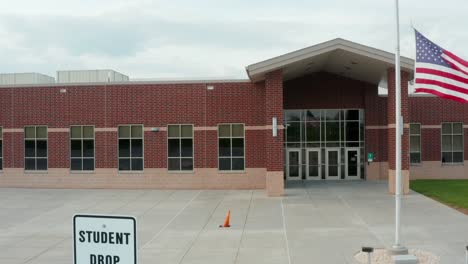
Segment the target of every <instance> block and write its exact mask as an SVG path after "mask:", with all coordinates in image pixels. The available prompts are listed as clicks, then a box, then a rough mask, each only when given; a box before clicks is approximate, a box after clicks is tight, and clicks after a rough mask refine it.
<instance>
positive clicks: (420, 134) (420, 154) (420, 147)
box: [409, 123, 442, 165]
mask: <svg viewBox="0 0 468 264" xmlns="http://www.w3.org/2000/svg"><path fill="white" fill-rule="evenodd" d="M411 125H419V134H412V133H411ZM411 136H419V151H411ZM441 147H442V146H441ZM411 153H419V162H418V163H414V162H411ZM409 154H410V157H409V161H410V165H421V163H422V125H421V123H410V124H409Z"/></svg>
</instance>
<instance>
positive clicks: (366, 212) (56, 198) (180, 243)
mask: <svg viewBox="0 0 468 264" xmlns="http://www.w3.org/2000/svg"><path fill="white" fill-rule="evenodd" d="M385 190H386V184H385V183H383V182H361V181H353V182H310V183H307V184H303V183H288V188H287V190H286V193H287V196H285V197H284V198H268V197H266V196H265V192H264V191H263V190H254V191H251V190H243V191H237V190H230V191H222V190H210V191H199V190H179V191H170V190H45V189H0V263H5V264H15V263H43V264H54V263H60V264H63V263H72V240H71V236H72V216H73V215H74V214H76V213H93V214H100V213H102V214H121V215H134V216H136V217H137V220H138V229H139V233H138V235H139V247H140V251H139V260H140V263H143V264H149V263H204V264H206V263H255V264H258V263H353V262H352V261H353V258H352V255H353V254H354V253H355V252H356V251H358V250H359V249H360V247H361V246H362V245H369V246H374V247H385V246H389V245H391V243H392V241H393V220H394V216H393V208H394V204H393V197H392V196H390V195H387V194H386V192H385ZM228 209H230V210H231V212H232V218H231V223H232V227H231V228H230V229H219V228H218V225H219V224H221V223H222V222H223V219H224V216H225V215H226V212H227V210H228ZM403 213H404V218H403V225H404V226H405V228H404V229H403V241H404V244H405V245H407V246H409V247H412V248H414V247H417V248H420V249H425V250H430V251H432V252H434V253H437V254H439V255H441V257H442V263H450V264H461V263H464V262H463V260H464V254H465V251H464V248H465V245H467V244H468V216H466V215H463V214H461V213H459V212H457V211H455V210H452V209H451V208H448V207H446V206H444V205H441V204H439V203H437V202H434V201H432V200H430V199H428V198H425V197H423V196H421V195H419V194H415V193H412V194H411V195H409V196H406V197H405V199H404V201H403Z"/></svg>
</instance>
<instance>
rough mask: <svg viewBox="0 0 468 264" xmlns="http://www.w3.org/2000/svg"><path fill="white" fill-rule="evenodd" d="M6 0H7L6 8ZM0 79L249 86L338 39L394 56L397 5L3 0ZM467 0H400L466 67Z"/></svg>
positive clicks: (409, 17)
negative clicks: (261, 69) (75, 75)
mask: <svg viewBox="0 0 468 264" xmlns="http://www.w3.org/2000/svg"><path fill="white" fill-rule="evenodd" d="M4 1H5V2H7V1H6V0H4ZM1 6H2V7H1V9H0V72H40V73H44V74H48V75H52V76H54V77H55V72H56V71H57V70H71V69H109V68H110V69H115V70H117V71H120V72H122V73H125V74H127V75H129V76H130V77H131V78H247V76H246V74H245V68H244V67H245V66H247V65H249V64H252V63H255V62H258V61H261V60H264V59H268V58H271V57H273V56H278V55H281V54H283V53H286V52H290V51H294V50H296V49H300V48H304V47H307V46H311V45H314V44H317V43H320V42H323V41H327V40H330V39H333V38H337V37H341V38H344V39H348V40H351V41H354V42H358V43H361V44H364V45H369V46H372V47H375V48H379V49H383V50H386V51H390V52H393V51H394V49H395V48H394V47H395V44H394V42H395V41H394V37H395V34H394V23H395V22H394V1H393V0H353V1H350V0H289V1H284V0H282V1H280V0H268V1H267V0H250V1H245V0H229V1H223V0H214V1H207V0H169V1H157V0H153V1H150V0H60V1H59V0H41V1H38V0H30V1H26V0H13V1H11V0H9V1H8V2H7V3H3V4H2V5H1ZM467 10H468V1H466V0H445V1H443V2H441V1H440V0H400V22H401V34H402V36H401V38H402V42H401V44H402V48H401V49H402V55H404V56H408V57H412V58H414V56H413V54H414V36H413V32H412V29H411V22H412V23H413V25H414V26H415V27H416V28H418V29H419V30H420V31H421V32H422V33H423V34H425V35H426V36H427V37H428V38H429V39H432V40H433V41H434V42H436V43H438V44H439V45H441V46H442V47H444V48H446V49H448V50H451V51H452V52H454V53H456V54H458V55H459V56H462V57H464V58H465V59H468V30H467V26H468V18H467V16H466V12H467Z"/></svg>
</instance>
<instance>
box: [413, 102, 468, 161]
mask: <svg viewBox="0 0 468 264" xmlns="http://www.w3.org/2000/svg"><path fill="white" fill-rule="evenodd" d="M409 103H410V108H409V110H410V116H409V118H410V122H411V123H420V124H421V125H423V126H439V127H437V128H434V127H429V128H424V127H423V128H422V129H421V155H422V160H423V161H440V160H441V131H440V125H441V124H442V123H443V122H462V123H463V124H464V125H467V124H468V105H466V104H462V103H459V102H455V101H451V100H446V99H442V98H439V97H416V96H414V97H410V98H409ZM464 141H465V144H464V145H465V149H464V151H465V153H468V144H467V142H468V133H467V131H465V134H464ZM465 156H466V154H465Z"/></svg>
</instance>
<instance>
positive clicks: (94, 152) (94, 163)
mask: <svg viewBox="0 0 468 264" xmlns="http://www.w3.org/2000/svg"><path fill="white" fill-rule="evenodd" d="M72 127H80V128H81V138H72ZM84 127H92V128H93V138H85V137H84V133H83V128H84ZM69 133H70V171H71V172H77V173H87V172H94V171H95V169H96V127H95V126H94V125H71V126H70V131H69ZM91 139H92V140H93V157H92V158H89V157H84V156H83V141H84V140H91ZM73 140H80V141H81V157H79V158H80V159H81V160H85V159H93V160H94V162H93V165H94V166H93V169H92V170H83V163H82V164H81V170H72V168H71V162H72V159H78V157H72V155H71V152H72V149H71V142H72V141H73Z"/></svg>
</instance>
